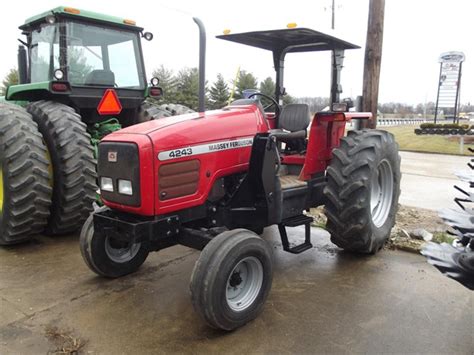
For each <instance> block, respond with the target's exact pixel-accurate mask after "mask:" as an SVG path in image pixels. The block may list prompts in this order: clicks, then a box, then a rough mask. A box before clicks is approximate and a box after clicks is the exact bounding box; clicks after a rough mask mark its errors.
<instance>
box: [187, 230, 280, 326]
mask: <svg viewBox="0 0 474 355" xmlns="http://www.w3.org/2000/svg"><path fill="white" fill-rule="evenodd" d="M272 279H273V263H272V249H271V248H270V246H269V245H268V243H267V242H265V241H264V240H263V239H261V238H260V237H258V236H257V235H255V234H254V233H252V232H251V231H249V230H246V229H235V230H231V231H226V232H223V233H221V234H219V235H218V236H216V237H215V238H213V239H212V240H211V241H210V242H209V244H208V245H207V246H206V247H205V248H204V250H203V251H202V253H201V255H200V257H199V259H198V261H197V262H196V264H195V266H194V270H193V274H192V276H191V283H190V290H191V300H192V303H193V306H194V309H195V310H196V312H197V313H198V314H199V315H200V316H201V317H202V318H203V319H204V320H205V321H206V322H207V324H209V325H210V326H211V327H214V328H217V329H223V330H233V329H236V328H238V327H241V326H243V325H244V324H246V323H248V322H250V321H251V320H253V319H255V318H256V317H257V316H258V315H259V314H260V313H261V312H262V310H263V305H264V303H265V300H266V299H267V296H268V294H269V292H270V289H271V286H272Z"/></svg>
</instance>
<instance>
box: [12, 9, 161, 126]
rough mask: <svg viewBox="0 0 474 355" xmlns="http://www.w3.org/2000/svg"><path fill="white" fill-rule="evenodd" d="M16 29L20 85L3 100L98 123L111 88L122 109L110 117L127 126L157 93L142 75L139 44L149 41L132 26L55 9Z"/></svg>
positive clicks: (159, 91)
mask: <svg viewBox="0 0 474 355" xmlns="http://www.w3.org/2000/svg"><path fill="white" fill-rule="evenodd" d="M20 29H21V30H22V31H23V34H24V35H26V42H22V43H23V45H21V46H20V48H19V54H18V59H19V60H18V62H19V77H20V85H15V86H11V87H9V89H8V90H7V92H6V95H5V96H6V99H7V100H25V101H30V102H31V101H38V100H53V101H56V102H60V103H63V104H65V105H68V106H71V107H74V108H75V109H76V110H77V111H78V113H79V114H80V115H81V116H82V117H83V120H84V121H85V122H86V123H89V122H97V121H101V120H102V118H103V117H101V116H100V114H99V113H98V111H97V107H98V104H99V103H100V101H101V99H102V97H103V95H104V89H105V88H112V89H114V90H115V91H116V93H117V96H118V97H119V99H120V103H121V106H122V110H121V111H120V112H118V113H116V114H115V117H116V118H117V119H118V120H119V121H120V122H121V124H122V125H124V126H128V125H130V124H134V123H136V122H137V113H138V111H139V109H140V106H141V104H142V103H143V101H144V100H145V98H146V97H147V96H148V95H152V96H155V97H160V95H161V93H162V92H161V90H159V88H153V89H152V90H150V88H148V86H147V80H146V75H145V69H144V62H143V54H142V48H141V43H140V42H141V41H140V39H141V38H146V39H148V40H151V39H152V38H153V35H152V34H151V33H149V32H145V33H144V32H143V28H141V27H138V26H136V25H135V22H134V21H131V20H127V19H120V18H116V17H111V16H105V15H101V14H96V13H93V12H89V11H84V10H78V9H73V8H68V7H58V8H55V9H53V10H51V11H48V12H45V13H42V14H41V15H38V16H34V17H32V18H29V19H28V20H27V21H26V23H25V24H24V25H22V26H21V27H20ZM153 82H154V83H156V81H155V80H153Z"/></svg>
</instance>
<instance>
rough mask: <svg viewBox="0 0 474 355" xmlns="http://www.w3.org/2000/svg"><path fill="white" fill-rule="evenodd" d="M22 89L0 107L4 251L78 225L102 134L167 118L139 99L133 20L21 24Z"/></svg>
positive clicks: (153, 86) (50, 14) (146, 89)
mask: <svg viewBox="0 0 474 355" xmlns="http://www.w3.org/2000/svg"><path fill="white" fill-rule="evenodd" d="M20 30H21V31H22V34H23V35H24V36H25V37H26V39H24V40H20V42H21V45H20V47H19V51H18V71H19V79H20V80H19V81H20V84H19V85H14V86H10V87H9V88H8V90H7V92H6V95H5V100H6V101H7V102H0V172H1V174H0V178H1V179H0V180H1V181H0V192H1V200H0V203H1V206H0V245H6V244H14V243H18V242H22V241H24V240H28V239H29V236H30V235H32V234H35V233H38V232H42V231H45V232H46V233H48V234H52V235H55V234H68V233H71V232H74V231H76V230H77V229H78V228H80V227H81V226H82V224H83V223H84V221H85V219H86V218H87V217H88V215H89V213H90V212H91V210H92V203H93V201H94V200H95V199H96V191H97V184H96V160H95V147H96V145H97V143H98V141H99V140H100V139H101V138H102V137H103V136H104V135H106V134H108V133H111V132H113V131H115V130H117V129H120V128H122V127H126V126H130V125H133V124H136V123H139V122H143V121H147V120H150V119H156V118H160V117H163V116H170V115H171V114H170V113H168V112H167V111H165V110H163V109H160V107H159V106H157V105H155V104H153V103H149V102H148V101H145V100H146V99H147V97H152V98H160V97H161V96H162V94H163V91H162V90H161V88H160V87H158V83H159V81H158V79H157V78H153V79H152V80H150V84H148V83H147V79H146V75H145V68H144V60H143V52H142V47H141V39H142V38H145V39H146V40H151V39H152V38H153V35H152V34H151V33H150V32H144V31H143V28H141V27H138V26H136V24H135V22H134V21H131V20H128V19H123V18H118V17H112V16H108V15H103V14H98V13H94V12H90V11H84V10H79V9H75V8H70V7H57V8H54V9H52V10H50V11H47V12H44V13H42V14H39V15H37V16H34V17H31V18H29V19H27V20H26V22H25V24H23V25H22V26H20Z"/></svg>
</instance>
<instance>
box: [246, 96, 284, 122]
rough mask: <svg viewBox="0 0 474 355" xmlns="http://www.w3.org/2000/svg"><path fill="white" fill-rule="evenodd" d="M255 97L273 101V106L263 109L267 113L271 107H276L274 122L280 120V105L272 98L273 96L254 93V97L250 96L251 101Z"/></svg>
mask: <svg viewBox="0 0 474 355" xmlns="http://www.w3.org/2000/svg"><path fill="white" fill-rule="evenodd" d="M254 96H262V97H264V98H266V99H267V100H270V101H271V104H269V105H267V106H265V107H264V108H263V111H265V112H267V110H268V109H269V108H270V107H273V106H275V117H274V118H273V119H274V120H276V119H278V116H280V105H279V104H278V102H276V100H275V99H274V98H273V97H271V96H268V95H265V94H262V93H261V92H256V93H253V94H252V95H250V96H249V99H251V98H252V97H254Z"/></svg>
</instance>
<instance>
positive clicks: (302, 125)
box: [270, 104, 310, 152]
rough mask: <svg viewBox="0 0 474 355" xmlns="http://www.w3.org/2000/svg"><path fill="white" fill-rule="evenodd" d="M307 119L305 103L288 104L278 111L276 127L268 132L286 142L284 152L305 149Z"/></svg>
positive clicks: (307, 112)
mask: <svg viewBox="0 0 474 355" xmlns="http://www.w3.org/2000/svg"><path fill="white" fill-rule="evenodd" d="M309 121H310V114H309V106H308V105H307V104H288V105H286V106H284V107H283V109H282V110H281V112H280V117H279V118H278V128H277V129H272V130H270V134H271V135H272V136H275V137H276V138H277V139H278V140H279V141H281V142H284V143H286V148H285V152H302V151H304V150H305V149H306V129H307V128H308V126H309Z"/></svg>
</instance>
